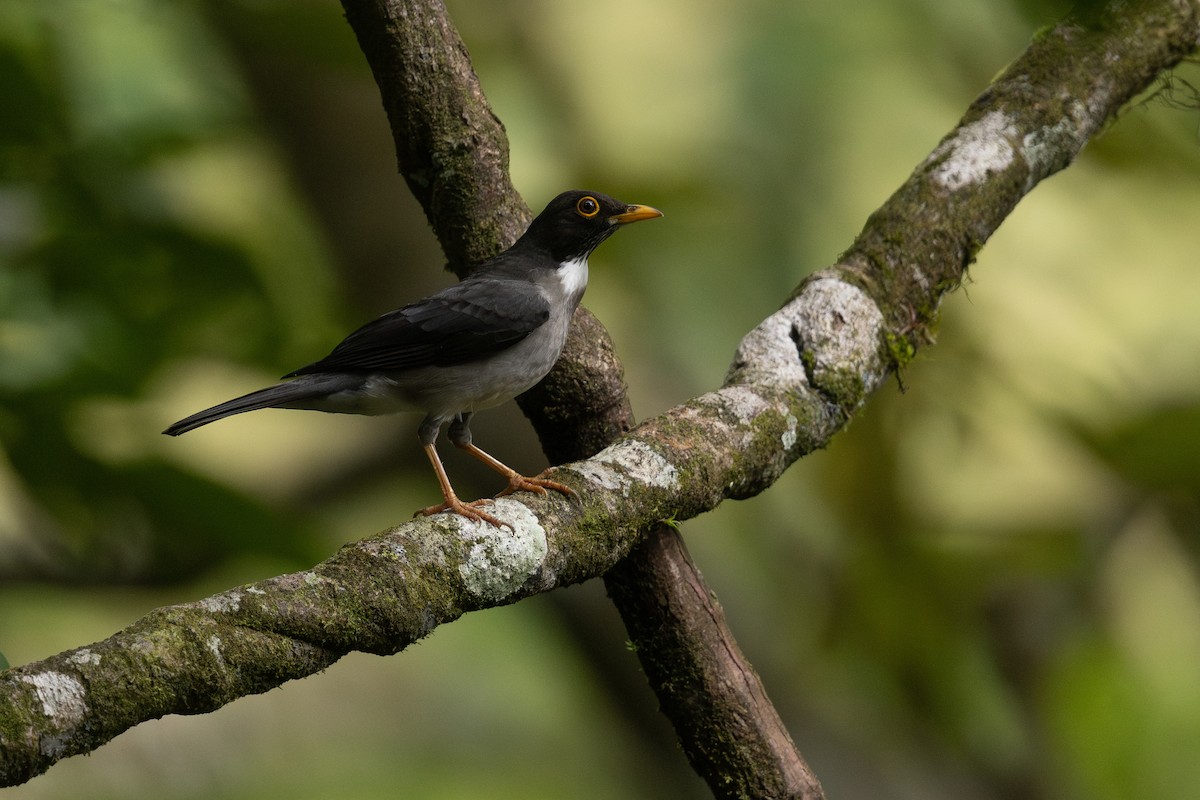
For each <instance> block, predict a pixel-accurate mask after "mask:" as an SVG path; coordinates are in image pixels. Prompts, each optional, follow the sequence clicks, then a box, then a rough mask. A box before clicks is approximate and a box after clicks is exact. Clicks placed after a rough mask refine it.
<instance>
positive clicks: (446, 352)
mask: <svg viewBox="0 0 1200 800" xmlns="http://www.w3.org/2000/svg"><path fill="white" fill-rule="evenodd" d="M661 216H662V212H661V211H659V210H657V209H654V208H650V207H649V206H640V205H627V204H625V203H621V202H619V201H617V200H614V199H613V198H611V197H608V196H607V195H603V194H600V193H599V192H587V191H570V192H563V193H562V194H560V195H559V196H558V197H556V198H554V199H553V200H551V201H550V204H549V205H547V206H546V208H545V210H544V211H542V213H541V214H538V216H537V218H535V219H534V220H533V222H531V223H530V224H529V228H528V229H527V230H526V231H525V233H524V234H523V235H522V236H521V238H520V239H518V240H517V241H516V243H515V244H513V246H512V247H510V248H508V249H507V250H505V251H504V252H503V253H501V254H500V255H498V256H496V257H495V258H492V259H490V260H489V261H485V262H483V263H482V264H480V265H478V266H477V267H475V268H474V270H473V271H472V272H471V273H470V274H469V275H468V276H467V277H466V278H465V279H463V280H462V281H461V282H460V283H457V284H455V285H453V286H449V287H447V288H445V289H442V290H441V291H440V292H436V293H435V294H432V295H430V296H429V297H426V298H425V299H424V300H418V301H417V302H415V303H412V304H411V305H407V306H405V307H404V308H401V309H399V310H397V311H392V312H390V313H387V314H384V315H383V316H382V317H379V318H378V319H376V320H374V321H373V322H368V323H367V324H366V325H364V326H362V327H361V328H359V329H358V330H356V331H355V332H354V333H352V334H350V335H349V336H347V337H346V338H345V339H344V340H343V341H342V343H341V344H339V345H338V346H337V347H335V348H334V349H333V352H331V353H330V354H329V355H327V356H325V358H323V359H321V360H320V361H317V362H314V363H312V364H309V365H308V366H307V367H301V368H300V369H298V370H296V371H294V372H290V373H288V374H287V375H285V376H283V377H284V378H285V379H290V380H285V381H284V382H283V383H279V384H276V385H275V386H270V387H267V388H266V389H259V390H258V391H256V392H251V393H250V394H247V395H243V396H242V397H237V398H234V399H233V400H229V401H227V402H225V403H221V404H220V405H217V406H213V407H212V408H209V409H206V410H204V411H200V412H198V413H196V414H193V415H192V416H190V417H187V418H185V419H181V420H180V421H179V422H176V423H175V424H174V425H172V426H171V427H169V428H167V429H166V430H165V431H163V433H166V434H169V435H171V436H178V435H179V434H181V433H186V432H188V431H190V430H192V429H193V428H199V427H200V426H201V425H207V424H208V423H210V422H214V421H216V420H218V419H221V418H223V417H228V416H231V415H233V414H241V413H242V412H244V411H254V410H256V409H259V408H300V409H311V410H316V411H330V412H334V413H339V414H389V413H393V412H397V411H423V412H424V413H425V419H424V421H423V422H422V423H421V426H420V428H418V431H417V433H418V436H419V437H420V439H421V445H422V446H423V447H424V449H425V454H426V455H427V456H428V457H429V463H430V464H432V465H433V470H434V472H435V473H437V479H438V483H439V484H440V486H441V490H442V497H443V502H441V503H439V504H437V505H433V506H430V507H428V508H424V509H421V510H420V511H418V512H417V513H418V514H426V515H428V514H436V513H438V512H441V511H452V512H454V513H456V514H461V515H462V516H465V517H469V518H471V519H477V520H483V521H485V522H489V523H491V524H492V525H495V526H497V527H499V526H500V525H501V522H500V520H498V519H497V518H496V517H494V516H493V515H491V514H488V513H487V512H485V511H483V510H481V509H480V508H479V507H480V506H481V505H484V504H486V503H488V502H490V501H489V500H476V501H474V502H469V503H466V502H463V501H462V500H460V499H459V498H458V496H457V495H456V494H455V493H454V489H453V487H452V486H451V485H450V479H449V478H447V477H446V470H445V469H444V468H443V467H442V461H441V459H440V458H439V457H438V453H437V448H436V447H435V442H436V441H437V437H438V433H439V431H440V430H441V428H442V426H443V425H444V424H446V423H447V422H449V423H450V427H449V431H448V435H449V437H450V441H451V442H452V443H454V444H455V445H456V446H457V447H460V448H462V449H463V450H466V451H467V452H468V453H470V454H471V455H473V456H475V457H476V458H478V459H479V460H480V461H482V462H483V463H485V464H487V465H488V466H489V467H491V468H492V469H494V470H496V471H497V472H499V473H500V474H501V475H503V476H504V477H505V478H507V479H508V487H507V488H506V489H504V490H503V491H502V492H500V494H498V495H497V497H500V496H503V495H506V494H511V493H512V492H517V491H534V492H539V493H541V494H545V492H546V490H547V489H554V490H555V491H558V492H562V493H563V494H568V495H569V494H572V491H571V489H569V488H568V487H566V486H564V485H563V484H561V483H558V482H556V481H552V480H549V479H546V478H527V477H525V476H523V475H521V474H519V473H518V472H517V471H516V470H514V469H512V468H510V467H508V466H506V465H505V464H503V463H501V462H500V461H498V460H497V459H495V458H493V457H492V456H490V455H488V454H487V453H485V452H484V451H483V450H480V449H479V448H478V447H476V446H475V445H474V444H472V443H471V429H470V427H469V426H470V422H471V415H472V414H474V413H475V412H476V411H479V410H480V409H484V408H491V407H492V406H496V405H499V404H500V403H503V402H504V401H506V400H509V399H511V398H513V397H516V396H517V395H518V394H520V393H521V392H524V391H525V390H526V389H529V388H530V387H532V386H533V385H534V384H536V383H537V382H538V381H540V380H541V379H542V378H543V377H544V376H545V375H546V373H547V372H549V371H550V368H551V367H552V366H554V362H555V361H557V360H558V356H559V354H560V353H561V352H562V348H563V344H564V343H565V342H566V339H567V328H568V326H569V325H570V322H571V315H572V314H573V313H574V311H575V307H576V306H578V305H579V300H580V298H581V297H583V290H584V289H585V288H587V280H588V256H589V255H590V254H591V252H592V251H593V250H595V249H596V247H597V246H598V245H599V244H600V243H601V242H603V241H604V240H605V239H607V238H608V237H609V236H611V235H612V234H613V232H614V231H616V230H617V228H619V227H620V226H622V225H625V224H628V223H630V222H637V221H639V220H644V219H653V218H655V217H661Z"/></svg>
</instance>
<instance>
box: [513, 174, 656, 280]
mask: <svg viewBox="0 0 1200 800" xmlns="http://www.w3.org/2000/svg"><path fill="white" fill-rule="evenodd" d="M661 216H662V212H661V211H659V210H658V209H656V208H651V207H650V206H639V205H630V204H628V203H622V202H621V201H619V200H615V199H613V198H611V197H609V196H608V195H606V194H601V193H600V192H589V191H582V190H578V189H577V190H573V191H570V192H563V193H562V194H560V195H559V196H558V197H556V198H554V199H553V200H551V201H550V203H549V205H547V206H546V208H545V209H544V210H543V211H542V213H540V214H538V215H537V217H536V218H535V219H534V220H533V222H531V223H529V228H528V229H527V230H526V231H525V234H524V235H523V236H522V237H521V238H520V240H519V241H518V242H517V245H514V247H516V246H521V247H531V248H532V247H536V248H538V249H541V250H544V251H548V252H549V253H550V255H551V256H553V257H554V259H555V260H556V261H558V262H559V263H562V262H564V261H570V260H572V259H575V258H581V257H583V258H585V257H587V255H588V254H589V253H591V252H592V251H593V250H595V249H596V246H597V245H599V244H600V243H601V242H603V241H604V240H605V239H607V238H608V237H609V236H611V235H612V234H613V232H614V231H615V230H616V229H617V228H619V227H621V226H622V225H625V224H628V223H630V222H637V221H638V220H643V219H654V218H655V217H661Z"/></svg>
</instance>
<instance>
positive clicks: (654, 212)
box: [608, 205, 663, 225]
mask: <svg viewBox="0 0 1200 800" xmlns="http://www.w3.org/2000/svg"><path fill="white" fill-rule="evenodd" d="M662 215H663V213H662V212H661V211H659V210H658V209H657V208H651V207H650V206H637V205H633V206H629V208H628V209H626V211H625V213H624V214H613V215H612V216H611V217H609V218H608V221H609V222H617V223H620V224H622V225H624V224H625V223H627V222H638V221H639V220H643V219H654V218H655V217H661V216H662Z"/></svg>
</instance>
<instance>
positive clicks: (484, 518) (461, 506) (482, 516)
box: [413, 497, 512, 528]
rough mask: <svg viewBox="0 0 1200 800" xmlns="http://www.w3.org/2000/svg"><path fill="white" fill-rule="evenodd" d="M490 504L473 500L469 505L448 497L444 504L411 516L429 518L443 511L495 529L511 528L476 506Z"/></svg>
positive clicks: (489, 501) (486, 501)
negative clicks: (486, 524)
mask: <svg viewBox="0 0 1200 800" xmlns="http://www.w3.org/2000/svg"><path fill="white" fill-rule="evenodd" d="M491 502H492V501H491V500H486V499H485V500H473V501H471V502H470V503H464V502H463V501H462V500H459V499H458V498H457V497H450V498H447V500H446V501H445V502H444V503H438V504H437V505H435V506H428V507H426V508H422V509H420V510H419V511H417V513H415V514H413V516H414V517H417V516H424V517H431V516H433V515H434V514H440V513H442V512H443V511H449V512H451V513H453V514H458V515H459V516H460V517H466V518H467V519H474V520H479V521H480V522H486V523H488V524H489V525H494V526H495V527H497V528H504V527H508V528H512V526H511V525H509V524H508V523H507V522H501V521H500V520H499V518H497V517H494V516H492V515H491V514H489V513H487V512H486V511H480V510H479V508H478V506H482V505H487V504H489V503H491Z"/></svg>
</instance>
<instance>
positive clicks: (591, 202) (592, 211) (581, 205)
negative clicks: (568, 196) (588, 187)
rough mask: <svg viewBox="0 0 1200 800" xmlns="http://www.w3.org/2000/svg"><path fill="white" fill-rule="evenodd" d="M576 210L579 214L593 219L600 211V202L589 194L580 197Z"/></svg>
mask: <svg viewBox="0 0 1200 800" xmlns="http://www.w3.org/2000/svg"><path fill="white" fill-rule="evenodd" d="M575 211H576V212H578V214H579V216H581V217H587V218H588V219H591V218H592V217H594V216H596V215H597V214H599V213H600V204H599V203H597V202H596V198H594V197H592V196H591V195H590V194H589V195H588V196H587V197H581V198H579V202H578V203H576V204H575Z"/></svg>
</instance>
